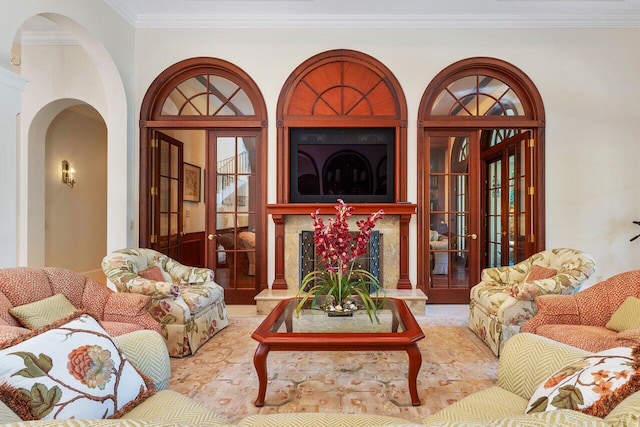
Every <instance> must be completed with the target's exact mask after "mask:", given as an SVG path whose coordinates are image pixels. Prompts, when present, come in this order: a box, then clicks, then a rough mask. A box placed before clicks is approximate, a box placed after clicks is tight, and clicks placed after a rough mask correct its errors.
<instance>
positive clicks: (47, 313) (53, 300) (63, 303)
mask: <svg viewBox="0 0 640 427" xmlns="http://www.w3.org/2000/svg"><path fill="white" fill-rule="evenodd" d="M76 311H78V310H77V309H76V308H75V307H74V306H73V304H71V301H69V300H68V299H67V297H65V296H64V295H63V294H55V295H53V296H50V297H49V298H45V299H41V300H40V301H35V302H32V303H30V304H25V305H19V306H17V307H13V308H11V309H9V313H11V315H12V316H13V317H15V318H16V319H18V322H20V324H21V325H22V326H24V327H27V328H29V329H37V328H41V327H43V326H47V325H50V324H51V323H53V322H56V321H58V320H60V319H62V318H64V317H67V316H69V315H70V314H72V313H74V312H76Z"/></svg>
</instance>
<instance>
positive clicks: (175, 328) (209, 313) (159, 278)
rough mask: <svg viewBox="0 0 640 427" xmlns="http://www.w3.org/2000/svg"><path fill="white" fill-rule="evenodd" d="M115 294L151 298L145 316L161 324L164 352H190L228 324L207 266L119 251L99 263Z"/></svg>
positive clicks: (146, 252)
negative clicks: (141, 295)
mask: <svg viewBox="0 0 640 427" xmlns="http://www.w3.org/2000/svg"><path fill="white" fill-rule="evenodd" d="M102 269H103V271H104V272H105V274H106V276H107V279H108V280H109V281H110V282H111V283H113V285H115V286H116V288H117V289H118V291H120V292H131V293H138V294H143V295H148V296H150V297H151V307H150V309H149V312H150V313H151V315H152V316H153V317H154V318H155V319H157V320H158V322H160V324H161V329H162V331H161V333H162V336H163V337H164V339H165V341H166V343H167V348H168V349H169V354H170V355H171V356H174V357H182V356H187V355H189V354H192V353H194V352H195V351H196V350H197V349H198V348H199V347H200V346H202V345H203V344H204V343H205V342H206V341H207V340H208V339H209V338H211V337H212V336H214V335H215V334H217V333H218V332H219V331H221V330H222V329H223V328H225V327H227V326H228V325H229V318H228V317H227V307H226V305H225V302H224V289H223V288H222V287H221V286H220V285H218V284H217V283H216V282H215V281H214V272H213V271H212V270H210V269H207V268H198V267H188V266H185V265H182V264H180V263H179V262H177V261H175V260H174V259H171V258H169V257H168V256H167V255H164V254H161V253H160V252H157V251H154V250H152V249H146V248H139V249H120V250H117V251H114V252H112V253H111V254H109V255H107V256H106V257H105V258H104V259H103V261H102Z"/></svg>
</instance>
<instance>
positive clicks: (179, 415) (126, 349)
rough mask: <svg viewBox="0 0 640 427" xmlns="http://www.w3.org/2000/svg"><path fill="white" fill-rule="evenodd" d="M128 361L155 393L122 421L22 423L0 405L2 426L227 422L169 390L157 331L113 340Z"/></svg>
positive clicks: (168, 371)
mask: <svg viewBox="0 0 640 427" xmlns="http://www.w3.org/2000/svg"><path fill="white" fill-rule="evenodd" d="M112 340H113V342H115V344H116V345H117V346H118V347H119V348H120V350H121V351H122V352H123V353H124V355H125V356H126V359H127V360H128V361H130V362H131V364H133V365H134V366H135V367H136V368H137V369H138V371H140V372H141V373H142V374H144V375H146V376H147V377H148V378H149V379H150V381H151V382H152V383H153V385H154V387H155V389H156V392H155V393H154V394H152V395H151V396H150V397H147V398H146V400H144V401H142V403H140V404H138V406H135V407H134V408H133V409H131V410H129V411H128V412H127V413H125V414H124V415H123V416H122V417H121V418H119V419H104V420H102V419H73V420H39V421H22V420H21V418H20V417H19V416H18V415H17V414H16V413H14V412H13V411H11V409H9V407H8V406H7V405H5V404H4V403H2V402H0V424H3V425H4V426H5V427H6V426H11V427H17V426H73V427H77V426H123V427H126V426H136V427H138V426H165V425H166V426H180V425H183V426H219V425H227V424H228V423H227V421H226V420H225V419H224V418H222V417H219V416H217V415H216V414H214V413H213V412H212V411H210V410H209V409H207V408H205V407H204V406H203V405H201V404H199V403H197V402H195V401H193V400H191V399H189V398H188V397H186V396H184V395H182V394H180V393H177V392H174V391H171V390H169V389H168V386H169V378H170V375H171V368H170V363H169V354H168V352H167V349H166V346H165V344H164V340H163V339H162V337H161V335H160V334H159V333H158V332H156V331H149V330H138V331H134V332H130V333H127V334H123V335H119V336H116V337H112Z"/></svg>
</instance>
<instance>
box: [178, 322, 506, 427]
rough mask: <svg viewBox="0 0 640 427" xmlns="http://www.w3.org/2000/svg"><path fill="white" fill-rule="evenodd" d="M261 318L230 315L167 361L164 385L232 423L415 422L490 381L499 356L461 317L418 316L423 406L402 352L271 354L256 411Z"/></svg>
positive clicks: (494, 372) (419, 383) (485, 385)
mask: <svg viewBox="0 0 640 427" xmlns="http://www.w3.org/2000/svg"><path fill="white" fill-rule="evenodd" d="M263 319H264V316H234V317H232V318H231V319H230V324H229V326H228V327H227V328H225V329H224V330H222V331H221V332H220V333H218V334H217V335H216V336H214V337H213V338H212V339H210V340H209V341H208V342H207V343H206V344H205V345H204V346H202V347H201V348H200V349H198V351H197V352H196V354H195V355H192V356H189V357H185V358H181V359H176V358H172V359H171V369H172V374H171V382H170V388H171V389H173V390H175V391H178V392H180V393H183V394H186V395H188V396H190V397H191V398H193V399H195V400H196V401H198V402H200V403H202V404H203V405H205V406H207V407H208V408H210V409H211V410H212V411H213V412H215V413H216V414H218V415H220V416H222V417H225V418H226V419H227V420H228V421H229V422H231V423H235V422H237V421H238V420H239V419H241V418H243V417H245V416H247V415H253V414H271V413H291V412H341V413H366V414H377V415H387V416H394V417H399V418H404V419H406V420H407V421H411V422H416V423H420V422H421V421H422V420H423V419H424V418H425V417H427V416H428V415H430V414H432V413H434V412H437V411H438V410H440V409H442V408H444V407H445V406H448V405H450V404H451V403H453V402H456V401H458V400H460V399H461V398H463V397H465V396H467V395H469V394H471V393H473V392H475V391H478V390H482V389H485V388H488V387H490V386H492V385H494V384H495V381H496V368H497V359H496V358H495V356H494V355H493V353H492V352H491V351H490V350H489V349H488V348H487V347H486V346H485V345H484V344H483V343H482V342H481V341H480V339H479V338H478V337H476V336H475V335H474V334H473V332H471V330H469V328H467V326H466V325H463V324H461V322H460V321H459V320H456V319H450V318H437V317H429V316H417V317H416V319H417V320H418V323H419V324H420V326H421V327H422V329H423V331H424V334H425V338H424V339H423V340H421V341H420V342H419V347H420V350H421V352H422V367H421V369H420V373H419V374H418V381H417V385H418V394H419V396H420V399H421V401H422V405H421V406H412V405H411V399H410V396H409V389H408V386H407V367H408V357H407V354H406V353H404V352H351V351H349V352H291V353H286V352H271V353H269V356H268V359H267V371H268V378H269V382H268V385H267V393H266V397H265V405H264V406H263V407H262V408H257V407H255V406H254V404H253V402H254V400H255V398H256V396H257V394H258V378H257V375H256V372H255V369H254V367H253V353H254V351H255V349H256V347H257V342H256V341H254V340H253V339H251V334H252V333H253V331H254V330H255V329H256V327H257V326H258V325H259V324H260V322H261V321H262V320H263Z"/></svg>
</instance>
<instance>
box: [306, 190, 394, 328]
mask: <svg viewBox="0 0 640 427" xmlns="http://www.w3.org/2000/svg"><path fill="white" fill-rule="evenodd" d="M335 208H336V211H337V212H336V217H335V219H329V220H328V223H325V221H324V220H323V219H322V218H321V217H320V209H318V210H316V211H315V212H313V213H312V214H311V218H313V229H314V231H313V242H314V244H315V248H316V254H317V255H318V256H319V257H320V261H321V263H322V264H323V268H322V269H318V270H314V271H311V272H309V273H308V274H307V275H305V276H304V278H303V279H302V283H301V284H300V288H299V291H298V297H301V299H300V301H299V303H298V305H297V307H296V313H300V310H302V308H303V307H304V306H305V304H306V303H307V301H309V299H311V298H312V302H311V306H312V307H321V308H322V309H324V310H325V311H326V312H327V313H329V314H330V315H332V314H333V315H336V314H342V315H344V314H347V315H352V314H353V312H354V311H356V310H360V309H365V310H367V315H368V316H369V319H371V321H372V322H373V318H374V317H375V319H376V320H378V316H377V310H378V307H379V305H380V302H381V300H380V299H379V291H380V289H381V286H380V282H379V281H378V278H377V277H375V276H374V275H373V274H371V273H370V272H369V271H366V270H364V269H361V268H357V266H356V263H355V261H356V259H357V258H358V257H360V256H362V255H364V254H365V253H366V252H367V245H368V243H369V238H370V236H371V230H373V228H374V227H375V225H376V222H377V221H378V220H379V219H381V218H382V217H384V211H383V210H382V209H380V210H378V211H377V212H374V213H372V214H371V215H369V216H368V217H367V218H366V219H364V220H360V221H358V222H356V225H357V227H358V229H359V230H360V231H359V232H358V233H357V234H355V235H354V236H352V235H351V233H350V231H349V224H348V220H349V218H350V217H351V215H352V212H353V210H354V208H353V207H352V206H347V204H346V203H345V202H344V201H343V200H342V199H338V205H336V207H335ZM378 321H379V320H378Z"/></svg>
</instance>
